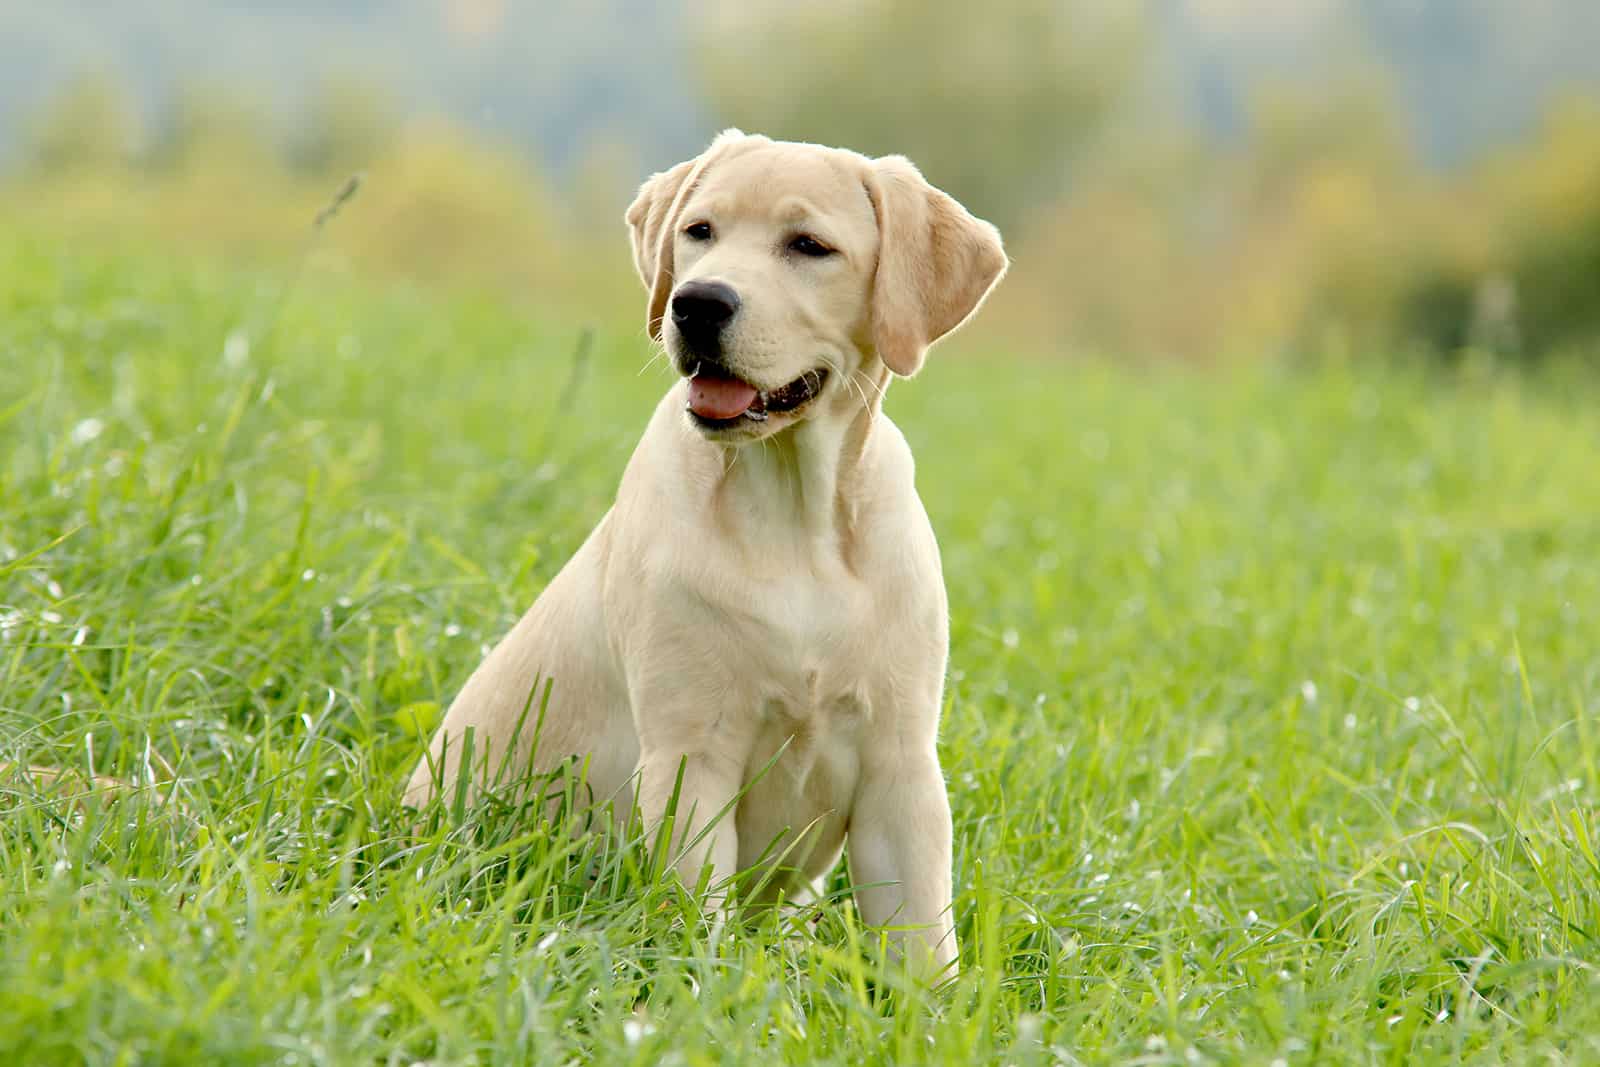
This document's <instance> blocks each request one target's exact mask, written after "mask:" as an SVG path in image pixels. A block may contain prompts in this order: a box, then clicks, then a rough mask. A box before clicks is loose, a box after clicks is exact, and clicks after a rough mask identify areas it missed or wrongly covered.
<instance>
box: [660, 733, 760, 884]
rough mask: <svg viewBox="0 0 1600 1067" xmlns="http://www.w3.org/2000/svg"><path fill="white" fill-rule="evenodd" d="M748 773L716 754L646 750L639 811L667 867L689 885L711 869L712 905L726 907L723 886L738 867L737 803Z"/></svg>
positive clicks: (735, 762)
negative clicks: (733, 806) (734, 806)
mask: <svg viewBox="0 0 1600 1067" xmlns="http://www.w3.org/2000/svg"><path fill="white" fill-rule="evenodd" d="M743 775H744V767H743V765H742V763H739V762H737V761H735V760H732V759H730V758H728V757H726V756H724V755H721V754H719V753H715V752H684V751H683V750H682V749H681V748H672V747H664V748H656V749H650V748H646V749H644V751H643V752H641V754H640V757H639V812H640V814H641V816H642V817H643V819H644V826H645V829H646V831H647V832H648V833H649V839H650V840H651V841H652V842H658V843H659V845H658V847H661V848H664V849H665V850H666V852H665V855H666V859H667V861H668V863H669V864H670V865H671V867H672V868H673V869H674V870H676V871H677V873H678V877H679V878H681V879H682V880H683V881H684V882H685V883H686V884H688V885H691V886H693V885H695V884H697V883H698V881H699V879H700V877H701V875H702V873H703V872H704V870H705V868H706V866H707V865H709V866H710V868H711V873H710V881H709V882H708V883H707V884H708V885H709V886H710V887H711V889H712V892H711V893H710V894H709V896H708V902H709V903H711V904H712V905H713V906H715V905H717V904H720V903H721V901H722V897H723V891H722V890H721V889H720V888H719V887H721V886H722V883H724V882H725V881H726V880H727V879H728V878H730V877H732V876H733V874H734V873H735V870H736V868H737V867H738V863H739V835H738V830H737V828H736V826H735V824H734V812H733V808H732V805H733V801H734V798H735V797H736V796H738V793H739V789H740V787H741V785H742V784H743V781H742V779H743ZM669 817H670V819H671V825H670V827H669V826H668V825H667V821H668V818H669Z"/></svg>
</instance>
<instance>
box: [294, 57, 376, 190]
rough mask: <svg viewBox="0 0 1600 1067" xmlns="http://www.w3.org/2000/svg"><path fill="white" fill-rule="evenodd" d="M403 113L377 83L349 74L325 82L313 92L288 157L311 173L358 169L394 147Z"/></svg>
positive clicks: (296, 130)
mask: <svg viewBox="0 0 1600 1067" xmlns="http://www.w3.org/2000/svg"><path fill="white" fill-rule="evenodd" d="M399 129H400V115H399V111H398V109H397V108H396V107H395V105H394V102H393V100H392V99H391V98H390V97H389V95H388V94H387V93H385V92H384V91H383V90H382V89H380V88H379V87H378V86H377V85H376V84H375V83H373V82H369V81H363V80H361V79H359V78H354V77H349V76H333V77H326V78H323V79H321V80H320V81H319V82H318V84H317V86H316V88H315V89H314V90H313V91H312V93H311V94H310V96H309V99H308V101H307V103H306V106H305V108H304V111H303V114H302V116H301V118H300V121H299V123H298V125H297V126H296V128H295V129H294V130H293V131H292V132H291V133H290V135H289V140H288V144H287V146H286V150H285V155H286V157H287V160H288V164H289V167H290V168H291V169H293V170H297V171H304V172H307V173H311V174H327V173H339V174H343V173H346V172H349V171H356V170H360V169H361V168H363V167H368V166H371V165H372V162H373V161H374V160H375V159H377V158H378V157H379V156H380V155H381V154H383V153H384V152H385V151H387V150H389V149H390V148H392V147H393V145H394V142H395V138H396V136H397V135H398V133H399Z"/></svg>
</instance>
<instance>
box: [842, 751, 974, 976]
mask: <svg viewBox="0 0 1600 1067" xmlns="http://www.w3.org/2000/svg"><path fill="white" fill-rule="evenodd" d="M950 836H951V830H950V798H949V796H948V795H947V794H946V792H945V785H944V775H943V773H942V772H941V771H940V769H939V757H938V754H937V753H936V752H935V751H934V750H933V745H932V742H931V741H930V742H929V743H928V744H927V745H926V746H925V748H923V747H919V749H918V750H917V751H896V752H880V753H878V756H877V758H876V759H873V760H871V761H869V762H868V763H867V765H865V766H863V767H862V780H861V784H860V787H859V791H858V792H857V794H856V802H855V807H854V810H853V811H852V812H851V815H850V829H849V837H848V839H847V847H848V849H849V853H850V880H851V881H852V882H853V883H854V884H855V886H856V892H855V895H856V907H857V908H858V909H859V910H860V912H861V917H862V919H863V920H864V921H865V922H866V923H867V924H868V925H871V926H877V927H887V928H888V929H889V938H890V944H891V947H892V948H893V949H894V951H895V952H896V954H897V955H899V956H901V958H903V959H904V960H905V963H906V964H907V966H908V967H910V969H911V970H912V971H913V972H914V973H916V974H918V975H920V976H922V977H924V978H929V979H936V980H944V979H947V978H952V977H954V976H955V973H956V931H955V917H954V915H953V913H952V910H951V906H950Z"/></svg>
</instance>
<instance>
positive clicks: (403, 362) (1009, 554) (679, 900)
mask: <svg viewBox="0 0 1600 1067" xmlns="http://www.w3.org/2000/svg"><path fill="white" fill-rule="evenodd" d="M280 286H281V279H280V278H279V277H277V276H274V275H271V274H259V275H252V274H230V273H227V272H223V271H217V270H212V269H207V268H205V267H203V266H195V265H188V264H174V263H170V262H168V261H166V260H164V259H163V258H162V257H161V256H160V255H159V254H157V253H155V252H147V253H142V254H140V253H132V252H124V253H116V254H112V253H92V252H83V251H68V250H66V249H64V248H62V247H57V246H54V245H52V244H50V243H48V242H44V241H40V240H37V239H35V240H24V239H21V238H16V237H12V238H6V239H3V240H0V620H3V622H0V760H5V761H9V762H10V763H11V764H12V766H11V767H10V768H9V769H8V770H6V771H4V772H0V989H3V990H4V996H3V997H0V1062H6V1063H30V1064H50V1063H73V1062H93V1063H185V1064H187V1063H201V1062H218V1063H220V1062H227V1063H254V1062H277V1063H300V1064H312V1063H356V1062H360V1063H366V1062H371V1063H410V1062H414V1061H428V1062H430V1063H434V1064H445V1063H470V1062H490V1061H493V1062H505V1061H521V1060H525V1061H529V1062H551V1063H561V1062H596V1063H606V1064H626V1063H638V1064H657V1063H671V1064H683V1065H693V1064H702V1063H722V1062H728V1063H757V1062H803V1063H824V1064H861V1063H910V1062H917V1061H921V1060H929V1061H934V1062H950V1063H968V1062H971V1063H978V1062H989V1061H994V1062H1007V1063H1014V1064H1046V1063H1058V1062H1059V1063H1076V1062H1083V1063H1099V1062H1115V1063H1127V1062H1134V1061H1139V1062H1149V1063H1164V1062H1172V1063H1185V1064H1188V1063H1197V1062H1198V1063H1269V1062H1285V1063H1291V1064H1295V1063H1311V1062H1340V1063H1368V1062H1370V1063H1379V1062H1384V1063H1399V1062H1406V1063H1413V1062H1415V1063H1427V1062H1460V1061H1476V1062H1487V1063H1498V1062H1513V1061H1533V1060H1539V1061H1545V1062H1573V1063H1584V1062H1591V1063H1592V1062H1596V1061H1597V1060H1600V979H1597V976H1596V971H1595V966H1596V963H1597V961H1600V951H1597V945H1596V940H1595V939H1596V937H1597V936H1600V862H1597V858H1596V851H1597V848H1600V840H1597V838H1600V828H1597V827H1596V812H1597V808H1596V802H1595V796H1596V790H1597V789H1600V774H1597V761H1600V729H1597V724H1596V722H1595V712H1596V710H1597V701H1600V643H1597V638H1600V619H1597V617H1596V605H1597V604H1600V568H1597V567H1596V565H1595V563H1596V560H1597V558H1600V510H1597V508H1596V502H1597V501H1600V464H1597V463H1596V461H1595V456H1596V455H1597V449H1600V406H1597V404H1596V401H1597V400H1600V387H1596V386H1593V385H1590V384H1584V383H1582V382H1578V383H1577V384H1574V383H1573V382H1564V383H1563V382H1553V381H1538V380H1527V379H1518V378H1513V377H1503V376H1492V375H1491V376H1485V377H1480V378H1476V379H1465V378H1450V379H1444V378H1440V377H1433V378H1429V377H1428V376H1426V375H1423V374H1421V373H1415V374H1413V373H1404V372H1399V371H1393V370H1390V371H1378V370H1373V369H1365V370H1358V369H1349V368H1345V369H1340V368H1337V367H1335V368H1328V369H1322V370H1317V371H1305V372H1299V373H1289V372H1282V371H1280V372H1267V371H1237V372H1226V373H1221V374H1217V375H1213V376H1207V377H1202V376H1196V375H1188V374H1183V373H1180V372H1176V371H1168V372H1162V373H1151V372H1139V371H1132V370H1117V369H1112V368H1108V367H1103V366H1095V367H1085V366H1066V365H1058V364H1046V363H1039V362H1025V361H1020V360H1002V359H1000V358H999V357H990V358H986V359H965V360H963V359H958V358H956V357H954V356H952V355H950V354H948V353H943V352H941V353H936V354H935V358H934V359H933V361H932V362H931V364H930V366H929V368H928V369H927V371H926V372H925V374H924V375H923V377H922V378H921V379H919V380H918V381H917V382H915V383H911V384H904V383H902V384H899V385H897V386H896V387H895V388H894V390H893V391H892V392H891V395H890V401H889V408H890V410H891V412H892V414H893V415H894V416H895V417H896V419H897V420H898V421H899V422H900V423H901V425H902V426H903V427H904V429H905V430H906V432H907V435H908V436H909V437H910V438H911V440H912V444H913V446H914V447H915V448H916V450H917V455H918V462H919V475H918V477H919V483H920V487H921V490H922V493H923V496H924V499H925V500H926V501H927V503H928V506H929V509H930V511H931V513H932V516H933V520H934V524H935V526H936V528H937V529H938V531H939V534H940V537H941V542H942V545H943V550H944V556H945V566H946V572H947V581H948V584H949V587H950V593H951V603H952V614H953V619H952V638H953V649H952V674H951V680H950V687H949V703H948V707H947V709H946V718H945V729H944V741H943V757H944V761H945V767H946V771H947V774H948V777H949V781H950V790H951V796H952V802H953V807H954V810H955V819H956V888H957V900H956V909H957V913H958V922H959V929H960V933H961V937H962V946H963V949H962V951H963V961H962V962H963V967H964V971H963V975H962V977H961V979H960V981H959V982H958V983H956V984H955V985H954V986H953V987H951V988H947V989H944V990H940V991H937V992H928V991H925V990H917V989H914V988H908V987H905V986H904V985H903V984H902V983H901V982H899V981H898V980H897V978H896V976H895V975H894V974H893V972H891V971H889V970H886V969H885V968H884V966H883V965H882V963H881V960H880V958H879V955H878V951H877V946H876V943H875V942H874V941H873V939H872V938H871V937H870V936H869V935H868V934H867V933H865V932H863V931H862V930H861V929H860V928H859V926H858V925H857V923H856V922H855V919H854V915H853V912H852V911H851V909H850V907H849V906H848V904H846V903H838V904H835V905H833V906H829V907H826V908H823V909H821V910H819V911H818V912H817V913H816V914H815V915H812V916H809V917H806V918H805V920H804V921H800V922H790V921H787V920H784V919H781V918H779V917H776V916H765V917H756V918H754V919H752V920H751V921H750V922H749V923H748V924H745V925H742V926H741V925H736V926H734V927H732V928H730V929H729V930H727V931H724V932H722V933H713V932H711V931H709V930H708V929H706V928H705V926H704V925H703V924H702V923H700V922H699V921H698V920H697V919H696V917H695V916H696V913H695V911H694V908H693V907H692V904H690V903H689V902H686V901H685V900H684V899H683V896H682V894H681V893H679V892H678V891H677V890H676V889H675V888H673V887H672V886H670V885H662V884H659V883H656V882H653V881H652V880H650V879H649V878H647V877H645V876H643V875H642V874H640V872H639V869H638V868H639V864H638V860H637V855H636V852H635V851H633V850H630V849H627V848H621V847H615V846H613V845H611V844H608V843H603V842H599V843H597V842H594V841H584V840H581V839H577V840H575V839H573V838H572V837H570V836H569V835H566V834H563V833H560V832H557V831H554V830H552V829H550V828H548V827H543V826H540V825H538V824H537V822H536V821H533V820H530V819H526V818H519V817H518V813H516V812H507V811H490V812H487V813H485V814H483V815H482V816H480V817H475V818H467V819H453V818H450V817H448V816H447V815H441V814H439V813H435V816H434V817H433V818H432V819H430V820H428V821H427V822H425V823H423V824H420V825H416V824H413V823H412V822H411V821H409V820H407V819H406V818H404V817H403V816H402V814H401V812H400V811H399V810H398V806H397V799H398V790H399V785H400V781H401V777H402V775H403V774H404V772H405V771H406V770H407V769H408V768H409V766H410V765H411V763H412V761H413V760H414V759H415V758H416V755H417V753H418V750H419V748H418V746H419V741H418V733H419V730H421V729H423V728H425V726H426V725H427V724H429V723H430V722H432V721H433V719H434V718H436V716H437V714H438V705H439V703H441V702H443V701H447V700H448V699H449V697H450V696H451V695H452V693H453V691H454V689H455V687H456V686H457V685H459V684H460V682H461V681H462V680H463V679H464V678H465V677H466V675H467V673H468V672H469V671H470V670H471V669H472V667H473V666H474V665H475V663H476V662H477V660H478V658H479V656H480V654H481V651H482V649H483V647H484V645H485V643H487V642H490V641H492V640H494V639H495V638H496V637H497V636H498V635H499V634H500V633H501V632H502V631H503V630H504V629H505V628H506V627H507V626H508V625H509V623H510V622H511V620H512V619H513V618H514V617H515V616H516V615H517V614H518V613H519V612H520V611H521V610H522V608H523V607H524V606H525V605H526V604H527V602H528V601H529V600H530V599H531V598H532V597H533V596H534V595H535V594H536V593H537V592H538V591H539V589H540V588H541V586H542V585H543V584H544V583H545V582H546V581H548V579H549V578H550V577H551V575H553V574H554V572H555V570H556V569H557V567H559V565H560V564H561V562H562V561H563V560H564V559H565V557H566V556H567V555H568V554H569V553H570V552H571V551H572V550H573V549H574V548H575V547H576V545H577V544H578V543H579V541H580V539H581V538H582V537H583V536H584V534H585V533H586V532H587V530H588V529H589V527H590V526H591V524H592V523H593V522H594V521H595V520H596V519H597V518H598V516H599V515H600V514H601V512H602V511H603V509H604V508H605V506H606V504H607V502H608V500H609V498H610V495H611V493H612V490H613V486H614V483H615V480H616V477H617V475H618V473H619V471H620V469H621V466H622V464H623V462H624V460H625V459H626V456H627V454H628V452H629V450H630V449H631V447H632V444H633V442H634V440H635V437H636V435H637V433H638V431H639V429H640V428H641V427H642V425H643V421H644V418H645V416H646V413H647V411H648V409H649V406H650V404H651V403H652V401H653V399H654V397H655V396H656V395H657V394H658V392H659V390H660V389H661V388H662V387H663V385H664V383H665V379H664V378H663V377H662V375H661V373H659V371H658V370H653V371H651V372H649V373H646V374H643V375H640V374H639V373H637V368H638V367H639V366H641V365H642V364H643V363H644V360H645V357H646V355H647V347H646V345H645V344H644V342H643V339H642V330H641V329H640V328H639V326H638V325H637V324H634V323H626V324H616V325H602V326H601V327H600V328H599V329H598V330H597V331H596V332H595V334H594V343H593V345H592V348H591V349H588V350H587V351H589V355H588V358H587V359H585V360H582V361H578V360H575V358H574V354H575V353H578V352H580V351H583V350H584V349H582V347H581V346H580V343H579V331H578V329H577V328H575V324H571V323H562V322H558V321H556V320H553V319H543V320H542V319H535V318H531V317H529V316H528V315H527V314H526V313H525V312H520V311H518V310H517V309H515V308H512V307H508V306H505V305H502V304H497V303H494V302H490V301H485V300H475V299H472V298H470V297H450V296H444V295H438V294H429V293H426V292H419V291H412V290H407V289H404V288H398V287H387V288H370V287H363V286H361V285H359V284H356V283H353V282H350V281H346V280H343V279H340V278H337V277H332V276H327V275H324V274H319V273H317V272H315V271H313V272H312V274H310V275H308V276H307V277H306V278H305V279H304V280H303V282H302V284H301V285H300V287H299V288H298V290H297V292H296V294H295V296H294V298H293V299H292V300H291V301H290V302H289V304H288V305H287V307H286V309H285V311H284V313H283V315H282V317H281V318H278V319H276V320H275V319H274V315H275V313H274V310H273V309H274V308H275V307H276V306H277V304H278V302H279V299H278V298H279V295H280V294H279V288H280ZM274 321H275V325H274V324H273V323H274ZM23 765H44V766H50V767H54V768H59V769H62V770H63V771H64V772H65V773H64V774H63V776H61V777H59V778H57V779H55V780H53V781H51V780H44V779H40V778H30V777H28V776H26V775H24V774H22V773H21V772H20V771H19V770H18V767H19V766H23ZM91 772H92V773H95V774H99V775H102V776H106V777H108V778H114V779H116V780H118V781H119V782H120V783H122V785H123V788H117V789H111V788H107V789H90V788H88V786H87V784H86V782H85V780H84V778H83V777H82V776H83V775H87V774H89V773H91ZM594 871H598V872H599V874H600V878H599V880H598V883H597V884H596V885H595V886H594V887H592V888H591V887H590V886H589V884H588V880H587V878H586V875H587V874H589V873H592V872H594ZM834 888H835V889H837V890H842V889H844V888H845V882H844V880H843V877H842V875H840V876H839V877H838V878H836V880H835V883H834Z"/></svg>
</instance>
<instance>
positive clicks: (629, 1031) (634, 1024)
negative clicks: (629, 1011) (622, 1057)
mask: <svg viewBox="0 0 1600 1067" xmlns="http://www.w3.org/2000/svg"><path fill="white" fill-rule="evenodd" d="M655 1032H656V1028H655V1026H654V1025H653V1024H651V1023H649V1022H647V1021H646V1020H644V1019H640V1018H638V1017H637V1016H636V1017H634V1018H632V1019H625V1020H623V1023H622V1038H623V1040H624V1041H626V1042H627V1043H628V1044H629V1045H637V1044H638V1043H639V1042H641V1041H643V1040H644V1039H645V1038H647V1037H649V1036H650V1035H651V1034H653V1033H655Z"/></svg>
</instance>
